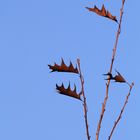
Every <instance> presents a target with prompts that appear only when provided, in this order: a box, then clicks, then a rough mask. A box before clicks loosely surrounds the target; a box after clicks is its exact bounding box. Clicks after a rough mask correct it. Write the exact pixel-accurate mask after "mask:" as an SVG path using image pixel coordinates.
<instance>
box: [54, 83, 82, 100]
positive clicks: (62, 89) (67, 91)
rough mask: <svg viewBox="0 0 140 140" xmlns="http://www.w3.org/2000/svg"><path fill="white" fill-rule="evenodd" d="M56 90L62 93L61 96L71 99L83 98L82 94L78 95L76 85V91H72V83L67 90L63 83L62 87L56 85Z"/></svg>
mask: <svg viewBox="0 0 140 140" xmlns="http://www.w3.org/2000/svg"><path fill="white" fill-rule="evenodd" d="M56 89H57V90H58V93H60V94H63V95H66V96H70V97H73V98H76V99H79V100H81V98H80V95H81V93H79V94H78V93H77V92H76V86H75V85H74V90H72V89H71V87H70V83H69V85H68V87H67V88H65V87H64V85H63V83H62V85H61V86H58V85H57V84H56Z"/></svg>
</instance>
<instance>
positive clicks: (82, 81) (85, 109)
mask: <svg viewBox="0 0 140 140" xmlns="http://www.w3.org/2000/svg"><path fill="white" fill-rule="evenodd" d="M77 63H78V69H79V75H80V81H81V87H82V91H81V95H82V96H83V108H84V118H85V125H86V135H87V140H90V135H89V129H88V128H89V127H88V118H87V103H86V97H85V93H84V78H83V75H82V72H81V67H80V59H77Z"/></svg>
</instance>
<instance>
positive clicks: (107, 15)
mask: <svg viewBox="0 0 140 140" xmlns="http://www.w3.org/2000/svg"><path fill="white" fill-rule="evenodd" d="M86 8H87V9H88V10H89V11H91V12H94V13H96V14H98V15H100V16H103V17H106V18H109V19H111V20H114V21H116V22H118V21H117V19H116V16H113V15H112V14H111V13H110V12H109V11H107V10H106V9H105V7H104V4H103V5H102V9H101V10H100V9H98V8H97V7H96V6H94V7H93V8H89V7H86Z"/></svg>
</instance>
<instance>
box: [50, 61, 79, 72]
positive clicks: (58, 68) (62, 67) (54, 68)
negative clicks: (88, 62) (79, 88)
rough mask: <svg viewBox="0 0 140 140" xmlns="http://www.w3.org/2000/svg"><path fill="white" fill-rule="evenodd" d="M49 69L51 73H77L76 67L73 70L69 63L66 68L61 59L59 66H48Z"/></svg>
mask: <svg viewBox="0 0 140 140" xmlns="http://www.w3.org/2000/svg"><path fill="white" fill-rule="evenodd" d="M48 66H49V68H50V69H51V72H55V71H57V72H72V73H77V74H78V73H79V72H78V69H77V67H75V68H74V66H73V64H72V62H71V61H70V65H69V66H67V65H66V64H65V63H64V60H63V59H62V62H61V65H58V64H56V63H54V65H53V66H52V65H48Z"/></svg>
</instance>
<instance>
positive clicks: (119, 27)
mask: <svg viewBox="0 0 140 140" xmlns="http://www.w3.org/2000/svg"><path fill="white" fill-rule="evenodd" d="M124 2H125V0H122V7H121V9H120V20H119V24H118V30H117V35H116V41H115V44H114V48H113V53H112V59H111V64H110V70H109V72H110V73H111V72H112V68H113V64H114V59H115V55H116V51H117V45H118V39H119V35H120V32H121V23H122V16H123V9H124ZM109 86H110V80H108V82H107V83H106V95H105V98H104V102H103V104H102V110H101V114H100V119H99V122H98V126H97V130H96V140H98V139H99V133H100V129H101V124H102V120H103V117H104V112H105V108H106V103H107V100H108V92H109Z"/></svg>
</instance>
